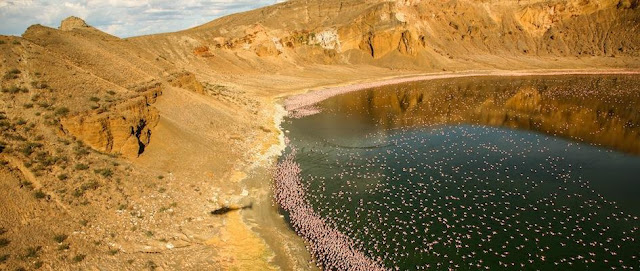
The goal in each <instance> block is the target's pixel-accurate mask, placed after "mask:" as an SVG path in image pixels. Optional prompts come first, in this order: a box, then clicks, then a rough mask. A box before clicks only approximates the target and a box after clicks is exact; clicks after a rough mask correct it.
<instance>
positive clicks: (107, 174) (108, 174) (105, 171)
mask: <svg viewBox="0 0 640 271" xmlns="http://www.w3.org/2000/svg"><path fill="white" fill-rule="evenodd" d="M93 172H94V173H96V174H100V175H102V177H105V178H109V177H111V176H113V171H112V170H111V169H108V168H103V169H96V170H94V171H93Z"/></svg>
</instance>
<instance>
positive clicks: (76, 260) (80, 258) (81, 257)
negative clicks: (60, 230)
mask: <svg viewBox="0 0 640 271" xmlns="http://www.w3.org/2000/svg"><path fill="white" fill-rule="evenodd" d="M86 257H87V255H84V254H78V255H76V256H73V259H71V260H72V261H73V262H74V263H79V262H81V261H84V258H86Z"/></svg>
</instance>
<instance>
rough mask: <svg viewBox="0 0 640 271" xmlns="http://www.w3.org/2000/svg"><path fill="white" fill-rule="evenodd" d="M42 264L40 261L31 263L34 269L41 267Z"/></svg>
mask: <svg viewBox="0 0 640 271" xmlns="http://www.w3.org/2000/svg"><path fill="white" fill-rule="evenodd" d="M42 265H44V262H42V261H37V262H35V263H34V264H33V268H35V269H40V267H42Z"/></svg>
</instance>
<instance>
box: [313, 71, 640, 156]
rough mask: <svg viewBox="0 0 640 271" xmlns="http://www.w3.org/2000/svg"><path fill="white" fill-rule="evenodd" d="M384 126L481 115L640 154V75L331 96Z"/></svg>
mask: <svg viewBox="0 0 640 271" xmlns="http://www.w3.org/2000/svg"><path fill="white" fill-rule="evenodd" d="M323 106H324V107H325V108H328V109H329V110H332V111H333V113H337V114H335V115H338V116H345V117H349V118H356V119H358V120H359V121H364V122H367V123H369V124H376V125H377V127H379V128H399V127H411V126H414V127H415V126H423V125H434V124H452V123H473V124H486V125H492V126H506V127H511V128H521V129H527V130H534V131H540V132H544V133H547V134H551V135H557V136H562V137H567V138H572V139H577V140H583V141H586V142H590V143H595V144H602V145H605V146H609V147H613V148H615V149H618V150H622V151H625V152H631V153H637V154H640V77H638V76H598V77H594V76H562V77H559V76H550V77H537V78H536V77H524V78H509V79H504V78H495V77H494V78H491V77H488V78H487V77H477V78H460V79H455V80H438V81H427V82H418V83H410V84H404V85H401V86H386V87H380V88H376V89H371V90H365V91H361V92H353V93H348V94H344V95H342V96H340V97H339V98H335V99H330V100H328V101H326V102H324V103H323Z"/></svg>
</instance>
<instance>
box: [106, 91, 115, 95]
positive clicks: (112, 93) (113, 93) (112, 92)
mask: <svg viewBox="0 0 640 271" xmlns="http://www.w3.org/2000/svg"><path fill="white" fill-rule="evenodd" d="M107 94H109V95H116V92H115V91H113V90H109V91H107Z"/></svg>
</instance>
